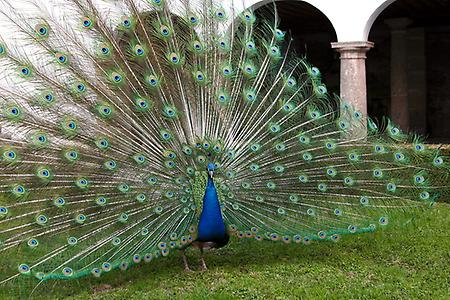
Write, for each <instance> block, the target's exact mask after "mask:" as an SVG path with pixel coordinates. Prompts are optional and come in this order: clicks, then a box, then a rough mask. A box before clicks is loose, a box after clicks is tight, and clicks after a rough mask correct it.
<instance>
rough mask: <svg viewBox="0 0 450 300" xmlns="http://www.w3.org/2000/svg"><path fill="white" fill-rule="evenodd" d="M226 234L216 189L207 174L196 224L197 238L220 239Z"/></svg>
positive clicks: (199, 239) (204, 239) (205, 240)
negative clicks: (200, 211)
mask: <svg viewBox="0 0 450 300" xmlns="http://www.w3.org/2000/svg"><path fill="white" fill-rule="evenodd" d="M226 236H227V232H226V228H225V224H224V222H223V218H222V212H221V210H220V204H219V197H218V196H217V190H216V187H215V186H214V182H213V180H212V178H211V177H210V176H208V184H207V186H206V191H205V196H204V197H203V210H202V213H201V215H200V222H199V224H198V236H197V240H198V241H202V242H208V241H221V240H223V239H224V238H226Z"/></svg>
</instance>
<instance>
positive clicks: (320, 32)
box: [235, 0, 450, 143]
mask: <svg viewBox="0 0 450 300" xmlns="http://www.w3.org/2000/svg"><path fill="white" fill-rule="evenodd" d="M235 2H239V1H235ZM275 3H276V6H277V9H278V12H279V15H280V17H281V20H282V24H281V26H282V27H283V29H286V30H290V32H291V34H292V35H293V37H294V38H295V39H296V40H297V42H296V48H297V51H298V52H300V53H303V54H305V55H306V57H307V58H308V59H309V60H310V61H311V63H313V64H314V65H317V66H318V67H319V68H320V69H321V70H322V73H323V74H324V75H323V79H324V82H325V83H326V84H327V85H328V86H329V90H331V91H335V92H336V93H340V95H341V97H342V98H343V99H345V100H346V101H348V102H351V103H353V104H354V105H355V106H356V107H357V108H358V109H359V110H361V111H362V112H368V114H369V115H370V116H372V117H374V118H381V116H384V115H388V116H390V117H391V118H392V119H393V120H394V122H396V123H397V124H399V125H400V126H401V127H402V128H403V129H405V130H412V131H415V132H418V133H421V134H424V135H425V136H427V137H428V140H429V141H430V142H438V143H443V142H450V0H364V1H362V0H332V1H331V0H303V1H302V0H282V1H276V2H275ZM273 5H274V2H273V1H271V0H247V1H245V4H242V7H241V9H244V7H252V8H253V9H254V10H255V11H256V12H258V11H261V10H264V9H273Z"/></svg>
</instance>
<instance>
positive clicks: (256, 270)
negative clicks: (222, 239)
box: [0, 204, 450, 300]
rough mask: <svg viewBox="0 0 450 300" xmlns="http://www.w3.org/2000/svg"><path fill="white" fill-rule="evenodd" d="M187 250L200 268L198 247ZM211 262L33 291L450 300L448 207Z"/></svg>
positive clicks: (221, 254) (64, 295)
mask: <svg viewBox="0 0 450 300" xmlns="http://www.w3.org/2000/svg"><path fill="white" fill-rule="evenodd" d="M188 254H189V256H190V260H191V264H192V265H194V264H195V266H196V265H197V259H198V254H197V252H195V251H193V250H192V251H190V252H189V253H188ZM206 260H207V263H208V266H209V270H208V271H206V272H198V271H195V272H193V273H185V272H184V271H183V268H182V262H181V257H180V255H179V254H174V255H171V256H169V257H167V258H162V259H159V260H157V261H154V262H152V263H150V264H144V265H141V266H139V267H135V268H133V269H131V270H129V271H127V272H120V271H116V272H111V273H109V274H107V275H105V276H103V277H102V278H100V279H95V278H86V279H82V280H78V281H72V282H61V281H59V282H56V283H54V282H52V283H47V284H46V285H45V286H43V287H40V288H38V289H37V290H36V291H35V292H34V293H33V296H36V298H39V299H53V298H55V299H126V300H131V299H236V298H242V299H286V298H291V299H302V298H303V299H374V298H376V299H450V296H449V295H450V288H449V280H450V267H449V265H450V205H448V204H440V205H438V206H437V207H436V208H435V209H432V210H429V211H427V212H424V213H423V214H421V215H420V216H418V217H417V218H416V219H413V220H412V222H410V223H409V224H407V225H406V226H403V227H402V228H401V229H398V228H387V229H384V230H380V231H378V232H376V233H372V234H362V235H354V236H344V237H343V238H342V239H341V241H339V242H338V243H332V242H322V243H312V244H311V245H309V246H304V245H285V244H281V243H271V242H256V241H253V240H237V239H233V240H232V241H231V243H230V244H229V245H228V246H227V247H225V248H223V249H220V250H218V251H215V252H210V253H208V254H207V255H206ZM0 295H1V293H0ZM28 295H29V292H28V294H27V296H28ZM43 295H45V297H42V296H43ZM23 296H24V295H22V297H23ZM8 299H9V298H8Z"/></svg>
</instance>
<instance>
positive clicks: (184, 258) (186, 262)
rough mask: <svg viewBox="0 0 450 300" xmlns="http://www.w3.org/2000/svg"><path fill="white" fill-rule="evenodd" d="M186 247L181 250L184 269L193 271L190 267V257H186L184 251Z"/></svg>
mask: <svg viewBox="0 0 450 300" xmlns="http://www.w3.org/2000/svg"><path fill="white" fill-rule="evenodd" d="M185 251H186V249H183V250H181V255H182V256H183V263H184V270H185V271H186V272H191V269H190V268H189V263H188V259H187V257H186V253H184V252H185Z"/></svg>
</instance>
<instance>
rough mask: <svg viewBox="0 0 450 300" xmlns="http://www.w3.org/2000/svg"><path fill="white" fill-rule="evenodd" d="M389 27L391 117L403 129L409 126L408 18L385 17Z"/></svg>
mask: <svg viewBox="0 0 450 300" xmlns="http://www.w3.org/2000/svg"><path fill="white" fill-rule="evenodd" d="M384 22H385V23H386V24H387V25H388V26H389V27H390V28H391V109H390V111H391V118H392V121H394V123H396V124H398V125H399V126H400V128H402V129H403V130H405V131H408V130H409V129H410V126H409V103H408V59H407V39H406V38H407V34H406V27H407V26H408V25H409V24H410V23H411V20H409V19H408V18H396V19H387V20H385V21H384Z"/></svg>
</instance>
